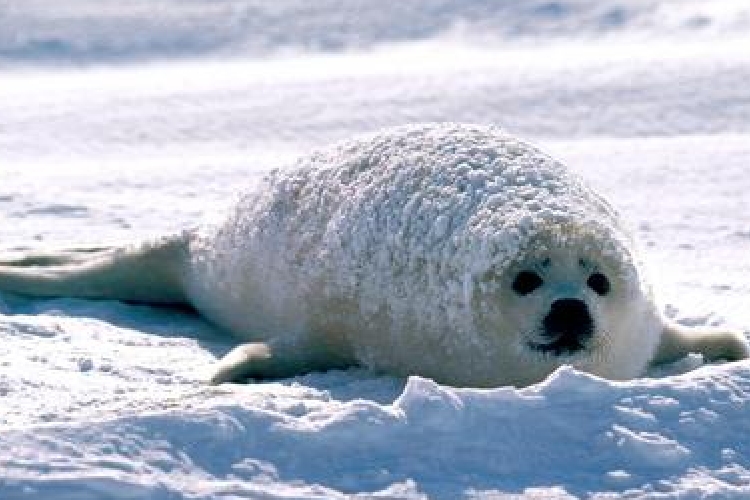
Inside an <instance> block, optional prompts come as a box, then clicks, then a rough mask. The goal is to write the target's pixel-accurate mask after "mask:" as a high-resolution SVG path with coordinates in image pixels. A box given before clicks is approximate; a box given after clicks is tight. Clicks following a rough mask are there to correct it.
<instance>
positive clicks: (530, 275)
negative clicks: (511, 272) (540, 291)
mask: <svg viewBox="0 0 750 500" xmlns="http://www.w3.org/2000/svg"><path fill="white" fill-rule="evenodd" d="M543 283H544V280H542V277H541V276H539V275H538V274H537V273H535V272H533V271H521V272H520V273H518V276H516V279H514V280H513V285H512V287H513V291H514V292H516V293H517V294H518V295H528V294H530V293H531V292H533V291H534V290H536V289H537V288H539V287H540V286H542V284H543Z"/></svg>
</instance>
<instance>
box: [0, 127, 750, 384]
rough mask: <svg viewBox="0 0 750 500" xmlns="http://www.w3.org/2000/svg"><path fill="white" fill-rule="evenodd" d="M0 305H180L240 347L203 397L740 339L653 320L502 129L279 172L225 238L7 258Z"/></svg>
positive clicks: (595, 203) (580, 219) (591, 201)
mask: <svg viewBox="0 0 750 500" xmlns="http://www.w3.org/2000/svg"><path fill="white" fill-rule="evenodd" d="M0 289H3V290H6V291H12V292H17V293H22V294H28V295H36V296H80V297H90V298H116V299H122V300H127V301H137V302H149V303H175V304H189V305H190V306H192V307H194V308H195V309H196V310H197V311H198V312H199V313H200V314H202V315H203V316H205V317H206V318H208V319H209V320H210V321H211V322H213V323H214V324H216V325H217V326H219V327H220V328H222V329H224V330H226V331H227V332H229V333H231V334H233V335H234V336H235V337H237V338H238V339H240V340H242V341H244V342H248V343H246V344H242V345H240V346H239V347H237V348H236V349H234V350H233V351H231V352H230V353H229V354H228V355H227V356H226V357H225V358H223V359H222V360H221V361H220V362H219V364H218V367H217V368H216V371H215V373H214V375H213V377H212V378H211V380H212V382H215V383H219V382H225V381H237V380H242V379H244V378H246V377H283V376H291V375H294V374H299V373H303V372H306V371H310V370H323V369H329V368H335V367H347V366H351V365H354V364H358V365H363V366H366V367H369V368H372V369H374V370H376V371H382V372H386V373H391V374H395V375H401V376H403V375H410V374H418V375H422V376H426V377H431V378H433V379H435V380H437V381H439V382H442V383H448V384H454V385H465V386H477V387H479V386H482V387H487V386H499V385H508V384H511V385H516V386H524V385H528V384H531V383H534V382H537V381H539V380H542V379H543V378H544V377H545V376H547V375H548V374H549V373H551V372H552V371H553V370H555V369H556V368H557V367H559V366H561V365H572V366H575V367H576V368H579V369H581V370H584V371H587V372H590V373H593V374H596V375H600V376H603V377H607V378H612V379H627V378H632V377H636V376H638V375H640V374H642V373H643V372H644V370H645V369H646V368H647V366H648V365H649V363H652V362H663V361H669V360H673V359H677V358H679V357H681V356H684V355H685V354H687V353H688V352H691V351H695V352H700V353H702V354H704V356H705V357H706V358H707V359H717V358H724V359H730V360H734V359H740V358H745V357H747V356H748V354H749V353H750V349H749V348H748V344H747V341H746V340H745V338H744V336H743V335H742V334H741V333H739V332H731V331H724V332H710V331H706V330H701V329H694V330H688V329H686V328H683V327H680V326H678V325H675V324H673V323H670V322H669V321H667V320H666V319H665V318H664V317H663V316H662V315H661V314H660V312H659V310H658V308H657V306H656V304H655V302H654V299H653V296H652V292H651V289H650V287H649V285H648V283H647V281H646V279H645V276H644V269H643V265H642V262H641V260H640V258H639V256H638V254H637V253H636V249H635V245H634V242H633V240H632V238H631V235H630V233H629V232H628V231H627V230H626V228H625V227H624V225H623V223H622V222H621V220H620V218H619V217H618V214H617V213H616V212H615V210H614V209H613V208H612V207H611V206H610V205H609V204H608V203H607V202H606V201H605V200H604V199H603V198H602V197H601V196H599V195H598V194H596V193H595V192H594V191H592V190H591V189H590V188H589V187H587V186H586V185H585V184H584V183H583V182H582V181H581V180H580V179H579V178H578V177H577V176H575V175H573V174H572V173H571V172H570V171H569V170H568V169H567V168H566V167H565V166H564V165H562V164H561V163H559V162H557V161H555V160H554V159H552V158H550V157H549V156H547V155H546V154H544V153H542V152H540V151H539V150H538V149H536V148H534V147H532V146H530V145H528V144H526V143H524V142H522V141H520V140H518V139H516V138H514V137H512V136H510V135H508V134H506V133H504V132H503V131H501V130H499V129H497V128H493V127H482V126H467V125H456V124H437V125H421V126H408V127H401V128H396V129H392V130H387V131H384V132H381V133H379V134H376V135H374V136H369V137H367V138H360V139H355V140H353V141H350V142H345V143H342V144H340V145H338V146H335V147H333V148H331V149H329V150H327V151H324V152H319V153H316V154H313V155H311V156H307V157H304V158H302V159H300V160H299V161H298V162H297V163H296V165H294V166H292V167H290V168H287V169H283V170H279V171H274V172H272V173H271V174H270V175H268V176H267V178H266V179H265V180H264V181H263V182H262V183H260V185H258V186H257V189H255V190H253V192H250V193H247V194H246V195H245V196H244V197H243V198H242V199H241V201H240V202H239V203H238V204H237V206H236V208H235V209H234V210H233V212H232V214H231V215H230V216H229V217H228V218H227V220H226V221H224V222H223V223H222V224H220V225H218V226H216V227H210V228H201V229H199V230H196V231H190V232H186V233H184V234H183V235H180V236H178V237H172V238H166V239H164V240H162V241H157V242H152V243H149V244H146V245H141V246H135V247H132V248H121V249H108V248H97V249H89V250H72V251H68V252H58V253H53V254H45V255H26V256H23V257H21V258H16V259H6V260H5V261H4V262H3V263H2V264H0Z"/></svg>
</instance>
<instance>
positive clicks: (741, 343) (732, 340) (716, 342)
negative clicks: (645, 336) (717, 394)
mask: <svg viewBox="0 0 750 500" xmlns="http://www.w3.org/2000/svg"><path fill="white" fill-rule="evenodd" d="M689 353H698V354H702V355H703V358H704V359H705V360H706V361H713V360H719V359H721V360H725V361H737V360H740V359H746V358H749V357H750V344H749V343H748V339H747V338H746V337H745V335H743V334H742V332H739V331H731V330H716V329H711V328H688V327H685V326H681V325H678V324H677V323H674V322H670V321H666V320H665V325H664V330H663V331H662V335H661V342H660V344H659V348H658V350H657V352H656V357H655V358H654V359H653V361H652V362H653V364H660V363H669V362H672V361H676V360H678V359H680V358H683V357H685V356H687V355H688V354H689Z"/></svg>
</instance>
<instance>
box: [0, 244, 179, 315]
mask: <svg viewBox="0 0 750 500" xmlns="http://www.w3.org/2000/svg"><path fill="white" fill-rule="evenodd" d="M186 260H187V238H186V237H175V238H170V239H164V240H159V241H157V242H153V243H148V244H144V245H139V246H132V247H122V248H113V247H90V248H79V249H70V250H61V251H54V252H46V253H27V254H23V255H15V256H13V255H9V256H7V257H5V258H3V257H0V290H2V291H7V292H13V293H17V294H20V295H28V296H33V297H81V298H93V299H116V300H124V301H128V302H142V303H157V304H175V305H179V304H186V303H187V300H186V297H185V293H184V286H183V272H184V263H185V262H186Z"/></svg>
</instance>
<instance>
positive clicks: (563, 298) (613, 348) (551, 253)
mask: <svg viewBox="0 0 750 500" xmlns="http://www.w3.org/2000/svg"><path fill="white" fill-rule="evenodd" d="M581 229H583V228H580V227H578V228H573V227H567V228H566V227H559V228H556V229H555V230H553V231H543V232H541V233H540V234H537V235H536V236H535V237H534V238H532V239H531V240H530V241H529V242H528V245H527V246H526V248H525V249H523V250H522V251H520V252H519V253H518V258H517V259H516V260H515V261H514V262H513V263H512V264H511V265H509V266H507V267H505V268H503V269H502V271H501V272H495V273H494V274H491V275H489V276H486V277H485V280H486V281H485V282H486V283H487V284H488V285H489V284H490V283H492V285H490V286H486V287H485V289H486V290H488V291H490V290H491V291H490V292H489V293H488V294H484V295H483V296H481V298H480V299H479V300H480V302H481V304H480V305H479V306H480V308H481V309H483V312H482V314H480V316H481V317H482V318H483V321H481V322H480V323H481V325H478V326H479V327H480V328H482V329H483V330H485V335H495V336H498V337H501V338H502V339H503V342H505V343H506V346H508V350H507V352H506V355H507V358H506V359H504V360H503V362H504V363H506V364H511V365H516V364H517V365H518V366H519V367H520V366H521V365H523V368H522V369H521V368H519V369H518V370H517V371H515V373H516V374H518V380H517V384H518V385H524V384H527V383H531V382H534V381H536V380H541V379H542V378H544V376H546V375H547V374H549V373H550V372H551V371H552V370H554V369H555V368H557V367H559V366H562V365H573V366H575V367H577V368H579V369H582V370H585V371H587V372H590V373H593V374H596V375H600V376H604V377H607V378H614V379H624V378H630V377H633V376H637V375H638V374H640V372H642V371H643V370H644V369H645V367H646V364H647V363H648V360H649V359H650V358H651V357H652V356H653V351H654V349H655V348H656V344H657V342H658V332H659V328H660V327H659V325H660V324H661V323H660V320H659V316H658V314H657V312H656V309H655V308H654V305H653V300H652V298H651V293H650V290H649V288H648V286H647V285H646V284H645V283H644V281H643V278H642V277H641V276H640V273H641V272H642V271H641V269H640V266H639V265H638V263H637V261H636V260H635V259H634V258H632V257H631V254H630V253H631V251H632V248H619V247H616V246H614V245H617V243H616V240H614V239H608V238H604V237H603V233H601V232H597V231H588V230H586V231H585V232H582V231H581ZM585 229H590V228H585ZM608 246H609V247H610V248H608Z"/></svg>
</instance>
